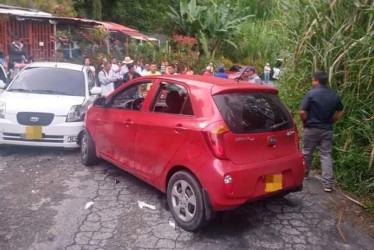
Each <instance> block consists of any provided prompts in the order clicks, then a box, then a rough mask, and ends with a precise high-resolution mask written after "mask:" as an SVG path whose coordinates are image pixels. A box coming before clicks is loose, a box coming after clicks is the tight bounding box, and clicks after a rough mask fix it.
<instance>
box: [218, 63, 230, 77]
mask: <svg viewBox="0 0 374 250" xmlns="http://www.w3.org/2000/svg"><path fill="white" fill-rule="evenodd" d="M214 76H215V77H221V78H229V76H228V75H227V74H226V73H225V67H224V66H223V65H220V66H219V67H218V72H217V73H216V74H215V75H214Z"/></svg>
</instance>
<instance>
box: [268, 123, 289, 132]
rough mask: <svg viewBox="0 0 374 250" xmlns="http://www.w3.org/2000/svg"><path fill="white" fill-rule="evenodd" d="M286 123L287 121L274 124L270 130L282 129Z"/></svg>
mask: <svg viewBox="0 0 374 250" xmlns="http://www.w3.org/2000/svg"><path fill="white" fill-rule="evenodd" d="M287 123H288V121H283V122H281V123H278V124H274V125H273V126H271V127H270V128H271V129H272V130H274V129H277V128H279V127H282V126H283V125H284V124H287Z"/></svg>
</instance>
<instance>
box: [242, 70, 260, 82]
mask: <svg viewBox="0 0 374 250" xmlns="http://www.w3.org/2000/svg"><path fill="white" fill-rule="evenodd" d="M245 75H247V76H248V82H251V83H259V84H262V80H261V78H260V77H259V76H258V75H257V73H256V70H255V68H253V67H249V68H248V69H247V72H246V73H245Z"/></svg>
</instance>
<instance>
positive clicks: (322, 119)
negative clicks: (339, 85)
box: [300, 71, 343, 192]
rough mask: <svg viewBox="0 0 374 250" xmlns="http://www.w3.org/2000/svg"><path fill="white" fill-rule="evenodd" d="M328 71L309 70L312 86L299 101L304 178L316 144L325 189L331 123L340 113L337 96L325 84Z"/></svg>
mask: <svg viewBox="0 0 374 250" xmlns="http://www.w3.org/2000/svg"><path fill="white" fill-rule="evenodd" d="M327 83H328V75H327V73H326V72H323V71H320V72H315V73H314V74H313V89H312V90H310V91H308V93H306V95H305V96H304V98H303V101H302V103H301V104H300V116H301V120H302V121H303V124H304V134H303V144H304V149H303V153H304V158H305V161H306V165H307V170H306V173H305V179H307V178H308V176H309V171H310V168H311V164H312V161H313V153H314V149H315V148H316V147H317V146H318V148H319V156H320V159H321V166H322V184H323V187H324V190H325V191H326V192H331V191H332V187H333V183H334V181H333V165H332V157H331V151H332V145H331V144H332V123H333V122H336V121H338V120H339V119H340V118H341V116H342V115H343V104H342V102H341V97H340V96H339V95H338V94H337V93H335V92H334V91H332V90H330V89H329V88H328V87H327Z"/></svg>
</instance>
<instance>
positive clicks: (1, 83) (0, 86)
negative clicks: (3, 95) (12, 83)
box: [0, 80, 6, 89]
mask: <svg viewBox="0 0 374 250" xmlns="http://www.w3.org/2000/svg"><path fill="white" fill-rule="evenodd" d="M5 87H6V84H5V83H4V82H3V80H0V89H5Z"/></svg>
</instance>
